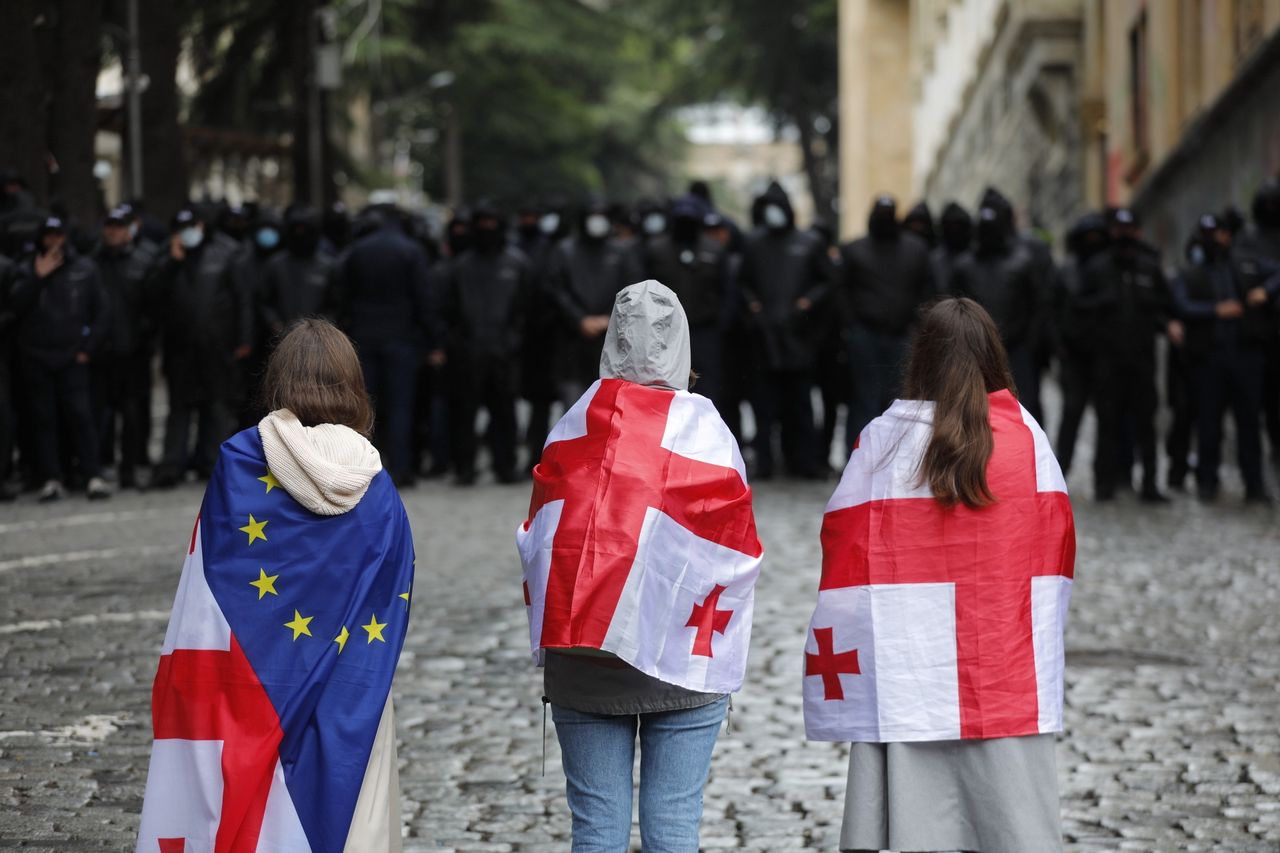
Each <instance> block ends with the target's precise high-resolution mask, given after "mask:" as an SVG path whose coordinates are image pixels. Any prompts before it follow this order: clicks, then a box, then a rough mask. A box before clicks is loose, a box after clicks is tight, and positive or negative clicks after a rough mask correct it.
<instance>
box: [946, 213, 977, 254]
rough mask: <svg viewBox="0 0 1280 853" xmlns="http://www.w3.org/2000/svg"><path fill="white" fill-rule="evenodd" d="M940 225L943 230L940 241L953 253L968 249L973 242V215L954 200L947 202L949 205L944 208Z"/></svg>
mask: <svg viewBox="0 0 1280 853" xmlns="http://www.w3.org/2000/svg"><path fill="white" fill-rule="evenodd" d="M939 226H940V227H939V230H940V231H941V232H942V233H941V235H940V236H941V239H940V241H939V242H940V243H941V244H942V246H943V248H945V249H946V250H947V251H948V252H950V253H951V254H953V255H958V254H960V253H961V252H965V251H968V249H969V246H970V245H972V243H973V217H972V216H970V215H969V211H967V210H965V209H964V208H963V207H961V206H960V205H958V204H956V203H955V202H954V201H952V202H947V206H946V207H944V208H942V217H941V219H940V220H939Z"/></svg>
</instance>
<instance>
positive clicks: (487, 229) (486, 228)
mask: <svg viewBox="0 0 1280 853" xmlns="http://www.w3.org/2000/svg"><path fill="white" fill-rule="evenodd" d="M471 240H472V242H473V244H474V245H475V247H476V250H477V251H479V252H481V253H482V254H486V255H496V254H497V253H498V252H501V251H502V248H503V247H504V246H505V245H506V243H507V228H506V223H505V222H503V219H502V213H501V212H499V211H498V209H497V208H496V207H494V206H493V205H492V204H488V203H481V204H478V205H476V209H475V211H474V212H473V213H472V214H471Z"/></svg>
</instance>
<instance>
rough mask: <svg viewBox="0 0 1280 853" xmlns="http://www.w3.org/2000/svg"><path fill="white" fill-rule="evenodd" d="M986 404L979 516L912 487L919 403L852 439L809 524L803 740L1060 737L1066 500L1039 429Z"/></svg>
mask: <svg viewBox="0 0 1280 853" xmlns="http://www.w3.org/2000/svg"><path fill="white" fill-rule="evenodd" d="M989 400H990V421H991V428H992V431H993V434H994V437H995V450H994V452H993V454H992V456H991V460H990V462H989V464H988V466H987V482H988V485H989V486H990V488H991V491H992V493H993V494H994V495H995V498H996V503H995V504H993V505H991V506H988V507H984V508H982V509H976V510H974V509H969V508H967V507H965V506H963V505H959V506H956V507H954V508H947V507H944V506H942V505H941V504H940V503H938V501H936V500H935V499H934V498H933V495H932V493H931V492H930V490H929V487H928V485H927V484H924V483H921V481H920V477H919V463H920V459H921V457H922V455H923V452H924V449H925V447H926V446H927V445H928V442H929V440H930V438H931V436H932V432H933V425H932V416H933V404H932V403H923V402H916V401H904V400H899V401H897V402H895V403H894V404H893V406H892V407H890V409H889V410H888V411H887V412H885V414H884V415H882V416H881V417H879V418H877V419H876V420H874V421H873V422H872V423H871V424H870V425H868V426H867V428H866V429H865V430H864V431H863V433H862V435H861V436H860V437H859V440H858V445H857V447H856V448H855V449H854V451H853V455H852V456H851V457H850V459H849V465H848V467H847V468H846V469H845V473H844V477H843V478H842V479H841V481H840V485H839V486H838V487H837V488H836V491H835V494H834V495H833V496H832V498H831V501H830V503H829V504H828V505H827V513H826V517H825V519H824V521H823V525H822V581H821V584H820V587H819V592H818V605H817V608H816V609H815V611H814V614H813V620H812V622H811V623H810V630H809V635H808V639H807V643H806V649H805V676H804V709H805V728H806V731H807V734H808V736H809V738H810V739H811V740H835V741H872V742H891V741H930V740H955V739H961V738H964V739H968V738H994V737H1009V736H1016V735H1029V734H1038V733H1043V732H1056V731H1061V730H1062V678H1063V639H1062V637H1063V628H1064V627H1065V623H1066V617H1067V604H1068V601H1069V599H1070V595H1071V583H1072V577H1073V573H1074V565H1075V527H1074V522H1073V520H1072V514H1071V503H1070V501H1069V499H1068V498H1067V491H1066V483H1065V482H1064V480H1063V478H1062V472H1061V470H1060V469H1059V468H1058V463H1057V461H1056V460H1055V459H1054V456H1053V453H1052V451H1051V449H1050V446H1049V440H1048V438H1047V437H1046V436H1045V434H1044V432H1043V431H1042V430H1041V429H1040V426H1039V425H1038V424H1037V423H1036V422H1035V420H1034V419H1033V418H1032V417H1031V416H1030V415H1029V414H1028V413H1027V411H1026V410H1025V409H1023V408H1022V407H1021V406H1020V405H1019V403H1018V401H1017V400H1016V399H1015V398H1014V396H1013V395H1012V394H1010V393H1009V392H1008V391H999V392H996V393H994V394H991V395H990V397H989Z"/></svg>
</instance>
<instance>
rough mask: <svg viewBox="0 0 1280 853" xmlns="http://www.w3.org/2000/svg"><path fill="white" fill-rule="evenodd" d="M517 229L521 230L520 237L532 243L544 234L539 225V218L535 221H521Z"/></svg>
mask: <svg viewBox="0 0 1280 853" xmlns="http://www.w3.org/2000/svg"><path fill="white" fill-rule="evenodd" d="M517 230H518V231H519V232H520V239H521V240H526V241H528V242H530V243H532V242H533V241H534V240H537V239H538V237H539V236H541V235H542V229H540V228H539V227H538V220H536V219H535V220H534V221H533V222H521V223H520V225H519V226H518V228H517Z"/></svg>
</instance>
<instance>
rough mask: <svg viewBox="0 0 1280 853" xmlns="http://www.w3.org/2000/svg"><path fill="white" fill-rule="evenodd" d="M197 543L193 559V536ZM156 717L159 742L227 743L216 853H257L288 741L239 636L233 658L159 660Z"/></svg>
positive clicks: (214, 653) (201, 653) (162, 844)
mask: <svg viewBox="0 0 1280 853" xmlns="http://www.w3.org/2000/svg"><path fill="white" fill-rule="evenodd" d="M198 529H199V522H198V521H197V530H198ZM191 543H192V544H191V552H192V553H194V552H195V534H193V535H192V539H191ZM151 717H152V727H153V729H154V732H155V734H154V736H155V739H156V740H167V739H174V738H176V739H182V740H220V741H222V786H223V787H222V810H221V813H220V816H219V823H218V835H217V839H216V842H215V846H214V850H215V853H224V851H226V853H253V851H254V850H255V849H257V846H258V835H259V833H260V832H261V830H262V818H263V815H264V814H265V812H266V808H267V795H268V794H269V793H270V792H271V780H272V777H273V776H274V774H275V766H276V760H277V758H278V757H279V746H280V740H281V738H282V737H283V736H284V735H283V732H282V731H281V729H280V718H279V716H278V715H277V714H276V709H275V706H274V705H272V704H271V700H270V698H268V696H267V692H266V690H265V689H264V688H263V686H262V683H261V682H260V681H259V680H258V676H257V675H256V674H255V673H254V671H253V667H252V666H250V665H249V659H248V658H247V657H245V654H244V651H243V650H242V649H241V648H240V644H239V643H237V642H236V639H235V637H232V638H231V648H230V649H229V650H227V651H218V650H194V649H174V650H173V651H172V652H170V653H169V654H167V655H163V656H161V658H160V668H159V670H158V671H157V672H156V680H155V683H154V685H153V686H152V688H151ZM158 841H159V848H160V853H181V851H183V850H184V849H185V847H186V843H185V840H184V839H182V838H161V839H158Z"/></svg>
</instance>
